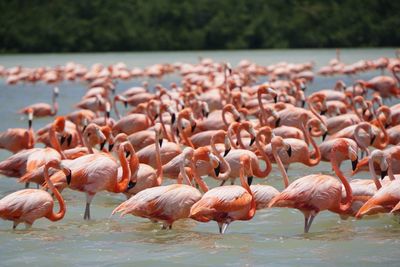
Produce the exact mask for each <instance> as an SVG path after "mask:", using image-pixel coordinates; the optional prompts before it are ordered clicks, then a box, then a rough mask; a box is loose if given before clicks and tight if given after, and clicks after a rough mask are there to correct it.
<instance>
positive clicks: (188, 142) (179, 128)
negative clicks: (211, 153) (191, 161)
mask: <svg viewBox="0 0 400 267" xmlns="http://www.w3.org/2000/svg"><path fill="white" fill-rule="evenodd" d="M177 124H178V130H179V132H180V133H181V135H182V138H183V141H184V142H185V143H186V144H187V145H188V146H190V147H192V148H194V145H193V143H192V141H191V140H190V139H189V138H188V136H187V135H186V132H185V131H184V130H183V128H182V117H181V116H178V120H177Z"/></svg>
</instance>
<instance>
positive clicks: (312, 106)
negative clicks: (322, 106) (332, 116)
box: [308, 102, 326, 126]
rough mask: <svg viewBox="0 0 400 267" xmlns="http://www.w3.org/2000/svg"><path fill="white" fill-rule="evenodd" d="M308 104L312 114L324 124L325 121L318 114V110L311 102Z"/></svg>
mask: <svg viewBox="0 0 400 267" xmlns="http://www.w3.org/2000/svg"><path fill="white" fill-rule="evenodd" d="M308 106H309V107H310V110H311V112H312V114H314V116H315V117H317V118H318V120H320V121H321V122H322V124H323V125H325V126H326V123H325V122H324V120H323V119H322V117H321V115H319V114H318V112H317V111H316V110H315V108H314V105H313V104H312V103H311V102H309V103H308Z"/></svg>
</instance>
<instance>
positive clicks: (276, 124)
mask: <svg viewBox="0 0 400 267" xmlns="http://www.w3.org/2000/svg"><path fill="white" fill-rule="evenodd" d="M280 122H281V118H278V119H277V120H276V121H275V128H277V127H279V123H280Z"/></svg>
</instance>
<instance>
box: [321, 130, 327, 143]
mask: <svg viewBox="0 0 400 267" xmlns="http://www.w3.org/2000/svg"><path fill="white" fill-rule="evenodd" d="M327 135H328V132H325V133H324V134H323V135H322V141H325V139H326V136H327Z"/></svg>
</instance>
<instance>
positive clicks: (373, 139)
mask: <svg viewBox="0 0 400 267" xmlns="http://www.w3.org/2000/svg"><path fill="white" fill-rule="evenodd" d="M375 139H376V135H375V134H374V135H373V136H372V138H371V142H370V144H369V145H370V146H372V144H373V143H374V141H375Z"/></svg>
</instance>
